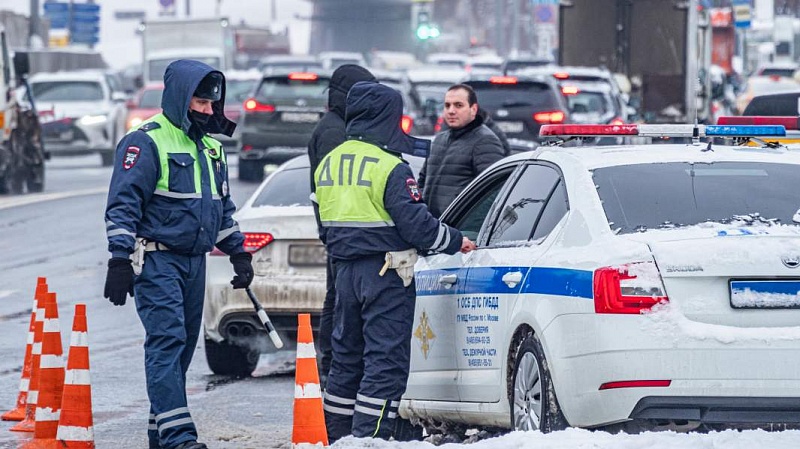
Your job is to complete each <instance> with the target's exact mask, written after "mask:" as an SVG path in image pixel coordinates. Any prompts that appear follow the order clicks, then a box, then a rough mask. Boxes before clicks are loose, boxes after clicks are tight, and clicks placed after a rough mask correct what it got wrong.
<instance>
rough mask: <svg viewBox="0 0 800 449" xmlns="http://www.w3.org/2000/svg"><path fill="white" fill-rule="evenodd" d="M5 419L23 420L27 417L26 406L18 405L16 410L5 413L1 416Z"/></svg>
mask: <svg viewBox="0 0 800 449" xmlns="http://www.w3.org/2000/svg"><path fill="white" fill-rule="evenodd" d="M0 419H2V420H3V421H22V420H23V419H25V407H17V408H15V409H14V410H11V411H8V412H5V413H3V415H2V416H0Z"/></svg>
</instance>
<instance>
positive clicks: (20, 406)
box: [0, 277, 47, 421]
mask: <svg viewBox="0 0 800 449" xmlns="http://www.w3.org/2000/svg"><path fill="white" fill-rule="evenodd" d="M46 292H47V279H45V278H43V277H40V278H38V279H37V281H36V293H34V295H33V310H31V321H30V324H28V341H27V343H26V344H25V358H24V359H23V362H22V376H21V377H20V380H19V395H17V406H16V407H15V408H14V409H13V410H10V411H8V412H6V413H4V414H3V415H2V416H0V419H2V420H3V421H22V420H23V419H25V407H26V406H27V404H28V390H29V389H30V382H31V365H32V363H31V358H32V356H33V354H32V353H33V337H34V335H33V331H34V324H35V323H36V309H38V308H39V301H40V297H41V295H42V294H43V293H46Z"/></svg>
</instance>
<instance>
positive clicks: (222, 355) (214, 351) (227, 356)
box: [205, 338, 261, 377]
mask: <svg viewBox="0 0 800 449" xmlns="http://www.w3.org/2000/svg"><path fill="white" fill-rule="evenodd" d="M205 340H206V361H207V362H208V367H209V368H210V369H211V372H213V373H214V374H218V375H220V376H235V377H248V376H250V375H251V374H253V371H255V369H256V366H257V365H258V359H259V357H260V356H261V354H260V353H259V352H258V351H254V350H252V349H248V348H244V347H242V346H236V345H232V344H230V343H227V342H222V343H217V342H215V341H214V340H211V339H209V338H206V339H205Z"/></svg>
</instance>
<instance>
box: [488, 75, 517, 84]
mask: <svg viewBox="0 0 800 449" xmlns="http://www.w3.org/2000/svg"><path fill="white" fill-rule="evenodd" d="M489 82H490V83H492V84H517V77H516V76H499V75H498V76H491V77H489Z"/></svg>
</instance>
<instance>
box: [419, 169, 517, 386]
mask: <svg viewBox="0 0 800 449" xmlns="http://www.w3.org/2000/svg"><path fill="white" fill-rule="evenodd" d="M513 169H514V166H506V167H505V168H503V169H502V170H499V171H496V172H494V174H493V176H492V177H491V178H489V179H487V182H486V183H479V184H478V185H474V186H471V187H470V188H468V190H467V191H465V192H464V193H463V194H462V195H461V196H460V197H459V200H457V201H456V202H455V204H453V206H451V207H450V208H448V210H447V211H445V213H444V214H443V215H442V217H441V218H442V221H444V222H445V223H447V224H449V225H450V226H453V227H456V228H458V229H459V230H461V232H462V233H463V235H465V236H467V237H469V238H470V239H472V240H476V239H477V237H478V233H479V232H480V229H481V226H482V225H483V223H484V220H485V218H486V216H487V215H488V213H489V210H490V209H491V207H492V204H493V202H494V200H495V198H497V197H498V194H499V192H500V190H501V188H502V187H503V185H504V183H505V181H506V179H507V178H508V177H509V175H510V174H511V172H512V171H513ZM473 187H474V188H473ZM470 257H471V255H469V254H468V255H463V254H461V253H457V254H455V255H452V256H448V255H446V254H435V255H429V256H427V257H421V258H420V260H419V261H418V262H417V265H416V285H417V303H416V310H415V312H414V325H413V328H412V342H411V371H410V375H409V379H408V388H407V390H406V393H405V395H404V398H406V399H420V400H440V401H458V399H459V398H458V387H457V385H456V378H457V372H456V369H457V366H456V360H457V355H456V352H455V348H456V346H458V345H457V341H456V329H457V328H458V326H459V325H461V322H462V321H463V320H468V319H469V317H468V314H467V313H464V312H463V311H460V310H461V309H460V307H459V305H458V298H459V297H460V296H463V287H464V281H465V280H466V274H467V272H466V269H465V264H466V262H467V261H468V260H469V258H470Z"/></svg>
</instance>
